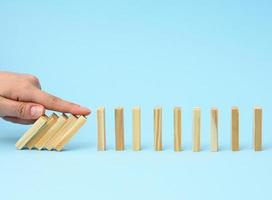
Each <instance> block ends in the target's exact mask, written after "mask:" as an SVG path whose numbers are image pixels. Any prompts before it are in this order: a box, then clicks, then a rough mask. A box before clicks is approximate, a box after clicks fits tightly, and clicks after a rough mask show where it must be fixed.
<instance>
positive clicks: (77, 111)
mask: <svg viewBox="0 0 272 200" xmlns="http://www.w3.org/2000/svg"><path fill="white" fill-rule="evenodd" d="M32 99H33V100H32V101H33V102H35V103H39V104H41V105H43V106H44V107H45V108H46V109H49V110H54V111H58V112H63V113H71V114H73V115H89V114H90V112H91V111H90V109H88V108H84V107H81V106H80V105H78V104H75V103H72V102H69V101H66V100H63V99H61V98H59V97H56V96H54V95H51V94H49V93H47V92H44V91H42V90H39V89H36V90H34V91H33V94H32Z"/></svg>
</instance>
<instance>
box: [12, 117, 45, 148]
mask: <svg viewBox="0 0 272 200" xmlns="http://www.w3.org/2000/svg"><path fill="white" fill-rule="evenodd" d="M47 120H48V117H47V116H42V117H40V118H39V119H38V120H37V121H36V122H35V123H34V124H33V126H32V127H31V128H30V129H28V130H27V131H26V133H25V134H24V135H23V136H22V137H21V138H20V139H19V140H18V141H17V143H16V145H15V146H16V148H17V149H22V148H24V147H25V145H26V144H27V143H28V142H29V141H30V140H31V138H32V137H33V136H35V134H36V133H37V132H39V130H40V129H41V128H42V127H43V126H44V125H45V124H46V122H47Z"/></svg>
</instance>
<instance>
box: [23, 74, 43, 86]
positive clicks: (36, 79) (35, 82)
mask: <svg viewBox="0 0 272 200" xmlns="http://www.w3.org/2000/svg"><path fill="white" fill-rule="evenodd" d="M25 77H26V79H27V80H29V81H30V82H31V83H34V84H39V83H40V81H39V79H38V78H37V77H36V76H34V75H32V74H26V75H25Z"/></svg>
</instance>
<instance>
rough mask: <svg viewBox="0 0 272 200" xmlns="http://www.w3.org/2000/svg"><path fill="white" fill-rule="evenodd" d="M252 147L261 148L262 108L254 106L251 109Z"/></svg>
mask: <svg viewBox="0 0 272 200" xmlns="http://www.w3.org/2000/svg"><path fill="white" fill-rule="evenodd" d="M253 149H254V150H255V151H261V150H262V108H260V107H255V108H254V110H253Z"/></svg>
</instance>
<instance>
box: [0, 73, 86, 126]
mask: <svg viewBox="0 0 272 200" xmlns="http://www.w3.org/2000/svg"><path fill="white" fill-rule="evenodd" d="M46 109H48V110H53V111H58V112H63V113H71V114H74V115H85V116H86V115H89V114H90V113H91V111H90V110H89V109H88V108H84V107H82V106H80V105H77V104H75V103H71V102H69V101H66V100H63V99H61V98H59V97H56V96H53V95H51V94H48V93H46V92H44V91H42V90H41V85H40V81H39V79H38V78H37V77H35V76H33V75H30V74H19V73H11V72H1V71H0V117H1V118H3V119H4V120H7V121H10V122H14V123H19V124H32V123H34V122H35V120H36V119H38V118H39V117H40V116H42V115H43V114H44V113H45V110H46Z"/></svg>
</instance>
